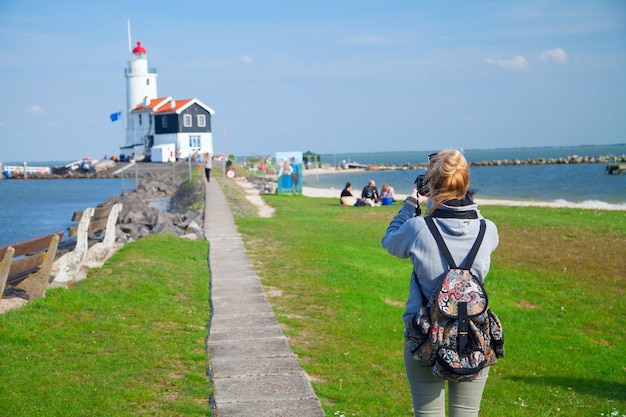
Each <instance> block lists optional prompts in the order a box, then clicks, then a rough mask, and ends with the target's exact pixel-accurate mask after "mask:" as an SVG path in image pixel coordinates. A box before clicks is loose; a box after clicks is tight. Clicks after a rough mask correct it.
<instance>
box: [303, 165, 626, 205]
mask: <svg viewBox="0 0 626 417" xmlns="http://www.w3.org/2000/svg"><path fill="white" fill-rule="evenodd" d="M365 171H367V170H366V169H363V168H356V169H348V170H342V169H334V168H331V169H329V168H312V169H308V170H306V171H305V173H306V174H307V175H336V174H342V173H346V172H365ZM340 193H341V190H337V189H334V188H316V187H310V186H304V187H303V189H302V195H304V196H306V197H323V198H337V199H339V194H340ZM406 197H407V196H406V195H404V194H397V195H396V201H397V202H401V201H403V200H404V199H405V198H406ZM474 201H475V202H476V203H477V204H478V205H479V206H481V205H484V206H517V207H548V208H576V209H585V210H615V211H626V204H610V203H604V202H601V201H587V202H582V203H573V202H570V201H565V200H556V201H533V200H529V201H520V200H506V199H489V198H485V199H483V198H475V199H474Z"/></svg>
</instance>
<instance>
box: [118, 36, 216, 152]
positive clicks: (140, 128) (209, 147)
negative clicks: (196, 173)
mask: <svg viewBox="0 0 626 417" xmlns="http://www.w3.org/2000/svg"><path fill="white" fill-rule="evenodd" d="M132 53H133V59H132V60H130V61H128V68H126V71H125V75H126V107H127V109H126V116H127V117H126V143H125V144H124V145H123V146H120V151H121V155H123V156H130V155H132V156H134V158H135V159H136V160H137V161H144V160H147V161H156V162H170V161H174V160H176V159H180V158H192V157H197V156H198V155H204V154H205V153H207V152H208V153H210V154H212V153H213V134H212V133H211V117H212V116H213V114H215V111H213V109H212V108H210V107H209V106H207V105H206V104H204V103H202V102H201V101H200V100H198V99H196V98H192V99H182V100H181V99H174V98H173V97H169V96H168V97H158V96H157V81H156V78H157V74H156V70H155V69H154V68H148V59H147V55H148V52H147V51H146V48H144V47H143V46H142V45H141V42H137V46H136V47H135V49H133V50H132Z"/></svg>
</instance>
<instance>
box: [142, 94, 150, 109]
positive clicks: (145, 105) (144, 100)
mask: <svg viewBox="0 0 626 417" xmlns="http://www.w3.org/2000/svg"><path fill="white" fill-rule="evenodd" d="M143 106H144V107H149V106H150V99H149V98H148V96H145V97H144V98H143Z"/></svg>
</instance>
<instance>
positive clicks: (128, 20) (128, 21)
mask: <svg viewBox="0 0 626 417" xmlns="http://www.w3.org/2000/svg"><path fill="white" fill-rule="evenodd" d="M126 22H127V25H128V52H133V50H132V48H131V46H130V19H127V20H126Z"/></svg>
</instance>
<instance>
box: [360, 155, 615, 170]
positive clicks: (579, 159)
mask: <svg viewBox="0 0 626 417" xmlns="http://www.w3.org/2000/svg"><path fill="white" fill-rule="evenodd" d="M624 162H626V155H602V156H578V155H570V156H564V157H560V158H541V157H538V158H530V159H494V160H489V161H469V164H470V166H509V165H558V164H617V163H624ZM426 168H428V163H419V164H411V163H407V164H402V165H380V164H370V165H368V166H367V168H365V169H366V170H384V169H426Z"/></svg>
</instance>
